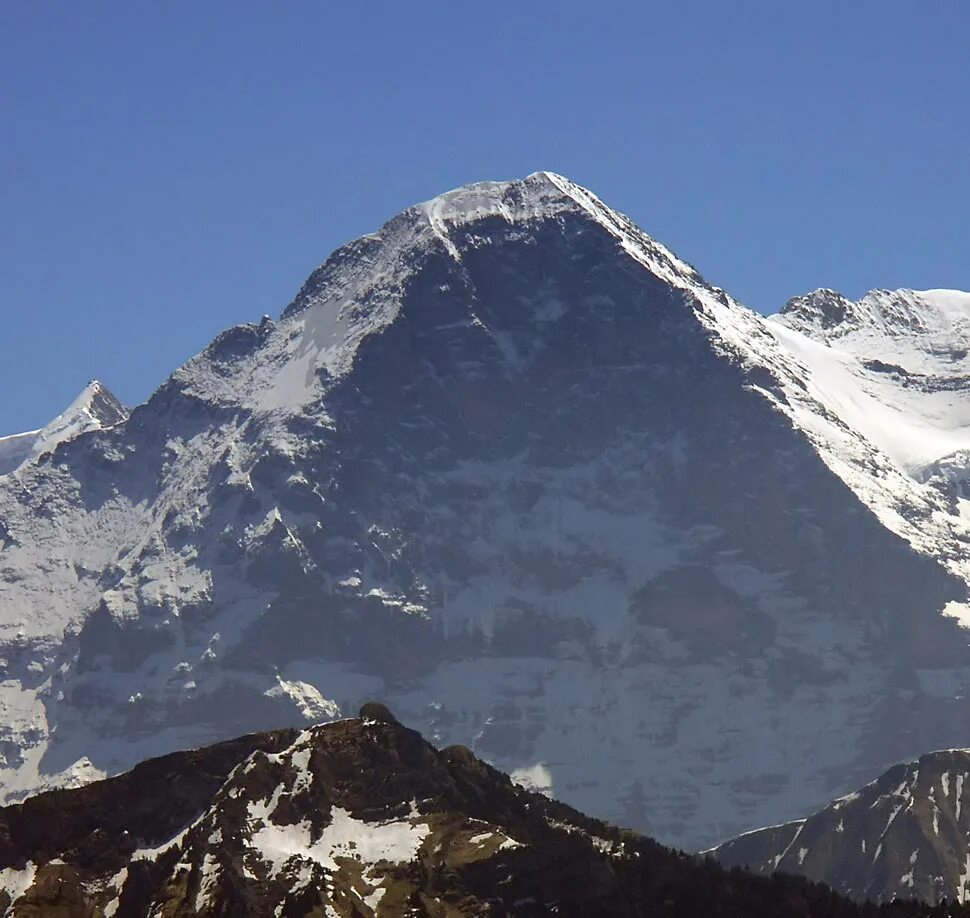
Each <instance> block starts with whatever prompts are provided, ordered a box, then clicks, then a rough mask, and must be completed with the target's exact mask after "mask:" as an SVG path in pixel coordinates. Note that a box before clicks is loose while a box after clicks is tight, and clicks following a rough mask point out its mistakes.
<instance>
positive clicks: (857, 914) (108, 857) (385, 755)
mask: <svg viewBox="0 0 970 918" xmlns="http://www.w3.org/2000/svg"><path fill="white" fill-rule="evenodd" d="M0 865H2V867H0V906H2V907H3V908H4V909H5V914H9V915H12V916H13V918H18V916H20V918H24V916H33V915H59V916H64V918H73V916H78V918H80V916H85V918H87V916H91V915H94V916H98V918H101V916H113V918H126V916H131V918H136V916H138V918H140V916H144V915H158V916H195V915H210V916H216V915H231V916H233V918H241V916H254V918H255V916H264V915H292V916H297V915H321V916H323V915H331V916H342V918H370V916H382V918H404V916H428V918H458V916H465V915H467V916H473V915H474V916H482V915H494V916H503V915H520V916H529V915H537V916H538V915H570V916H571V915H584V916H589V918H595V916H603V918H607V916H609V918H621V916H640V915H665V916H668V915H669V916H674V918H679V916H682V918H696V916H698V915H705V916H711V918H716V916H732V918H733V916H737V915H744V916H746V918H759V916H765V918H813V916H818V918H823V916H824V918H863V916H870V918H876V916H884V918H907V916H913V918H916V916H925V918H930V916H939V918H944V916H966V915H967V914H970V908H963V907H960V906H954V907H944V908H932V907H929V906H927V905H920V904H918V903H915V902H906V903H903V902H900V903H897V904H894V905H887V906H883V907H882V908H878V907H876V906H874V905H866V906H860V905H855V904H853V903H852V902H850V901H849V900H847V899H843V898H841V897H839V896H837V895H835V894H833V893H832V892H831V891H830V890H828V889H827V888H825V887H824V886H818V885H816V884H812V883H809V882H807V881H805V880H803V879H799V878H795V877H774V878H772V879H770V880H769V879H766V878H762V877H754V876H752V875H750V874H747V873H744V872H741V871H731V872H728V871H727V870H724V869H723V868H719V867H717V866H716V865H715V864H714V862H712V861H710V860H707V861H704V862H702V861H699V860H697V859H695V858H692V857H689V856H687V855H684V854H680V853H678V852H675V851H672V850H670V849H667V848H663V847H661V846H660V845H658V844H656V843H655V842H652V841H650V840H648V839H646V838H644V837H642V836H639V835H636V834H634V833H632V832H624V831H619V830H617V829H615V828H613V827H611V826H607V825H605V824H604V823H601V822H597V821H596V820H592V819H589V818H587V817H585V816H583V815H581V814H580V813H577V812H576V811H575V810H572V809H570V808H569V807H567V806H564V805H562V804H560V803H555V802H554V801H552V800H549V799H547V798H546V797H544V796H542V795H540V794H536V793H530V792H529V791H526V790H524V789H523V788H521V787H519V786H517V785H515V784H514V783H512V782H511V781H510V780H509V778H508V777H507V776H506V775H503V774H501V773H500V772H497V771H495V770H494V769H492V768H490V767H489V766H488V765H486V764H485V763H483V762H481V761H479V760H478V759H476V758H475V757H474V756H473V755H472V754H471V752H470V751H469V750H468V749H467V748H465V747H461V746H455V747H450V748H448V749H444V750H441V751H439V750H437V749H435V748H434V747H433V746H431V745H429V744H428V743H427V742H425V741H424V740H423V739H422V738H421V736H420V735H419V734H418V733H415V732H414V731H411V730H408V729H406V728H404V727H401V726H400V725H399V724H398V723H397V722H396V721H395V720H394V718H393V716H391V715H390V714H389V712H387V710H386V709H385V708H383V706H381V705H374V704H370V705H365V707H364V709H363V710H362V711H361V718H360V719H357V720H342V721H339V722H337V723H333V724H328V725H325V726H320V727H314V728H310V729H308V730H304V731H302V732H298V731H295V730H282V731H277V732H273V733H263V734H258V735H254V736H247V737H243V738H242V739H239V740H231V741H229V742H225V743H221V744H219V745H216V746H212V747H209V748H207V749H202V750H199V751H196V752H190V753H173V754H170V755H167V756H165V757H163V758H160V759H154V760H151V761H148V762H145V763H143V764H141V765H139V766H138V767H136V768H135V769H134V770H133V771H131V772H128V773H127V774H124V775H121V776H119V777H116V778H110V779H108V780H106V781H102V782H97V783H94V784H91V785H88V786H87V787H84V788H78V789H74V790H61V791H52V792H48V793H45V794H41V795H39V796H37V797H31V798H29V799H28V800H27V801H26V802H25V803H23V804H15V805H12V806H8V807H5V808H0Z"/></svg>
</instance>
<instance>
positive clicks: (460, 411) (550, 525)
mask: <svg viewBox="0 0 970 918" xmlns="http://www.w3.org/2000/svg"><path fill="white" fill-rule="evenodd" d="M893 340H900V339H890V338H888V337H887V338H880V339H879V341H880V342H881V343H880V348H881V349H880V351H879V353H878V355H876V356H874V357H873V358H872V359H878V360H880V361H882V362H883V363H886V364H890V363H891V364H894V365H897V364H898V365H902V364H901V363H900V361H898V360H894V359H892V357H893V355H892V352H891V349H890V344H891V343H892V341H893ZM860 348H861V345H860ZM869 359H870V358H869V357H868V356H865V355H864V352H863V351H862V350H860V351H859V352H858V353H856V352H854V351H853V352H850V351H846V352H841V351H840V352H836V350H835V345H834V344H831V345H830V344H828V343H826V342H822V341H819V340H817V338H816V337H815V336H812V335H810V334H808V333H807V331H806V330H803V329H798V328H795V327H793V326H792V324H791V323H790V321H787V320H785V319H784V318H782V319H772V320H768V319H765V318H763V317H761V316H759V315H757V314H755V313H753V312H751V311H750V310H747V309H745V308H744V307H742V306H740V305H739V304H737V303H736V302H735V301H734V300H732V299H731V297H730V296H728V295H727V294H726V293H725V292H724V291H723V290H721V289H720V288H718V287H715V286H712V285H710V284H709V283H707V282H706V281H705V280H704V279H703V278H702V277H701V276H700V275H699V274H698V273H697V272H696V271H695V270H694V269H693V268H691V267H690V266H689V265H688V264H687V263H686V262H684V261H682V260H681V259H679V258H677V257H676V256H675V255H674V254H672V253H671V252H669V251H668V250H667V249H666V248H664V247H663V246H662V245H661V244H660V243H658V242H656V241H655V240H653V239H651V238H650V237H649V236H647V235H646V234H645V233H644V232H643V231H642V230H640V229H638V228H637V227H636V226H634V225H633V224H632V223H631V222H630V221H629V219H627V218H626V217H624V216H623V215H621V214H619V213H618V212H616V211H614V210H612V209H610V208H609V207H607V206H606V205H605V204H603V202H601V201H600V200H599V199H598V198H596V197H595V195H593V194H592V193H590V192H588V191H586V190H585V189H582V188H580V187H579V186H577V185H574V184H573V183H571V182H568V181H567V180H565V179H563V178H561V177H559V176H556V175H553V174H552V173H536V174H535V175H532V176H529V177H528V178H526V179H523V180H521V181H515V182H505V183H498V182H493V183H484V184H478V185H472V186H468V187H467V188H463V189H459V190H457V191H453V192H449V193H447V194H445V195H442V196H441V197H439V198H436V199H434V200H433V201H431V202H428V203H426V204H424V205H420V206H418V207H414V208H410V209H409V210H406V211H404V212H403V213H402V214H400V215H398V216H397V217H395V218H394V219H392V220H391V221H389V222H388V223H387V224H385V225H384V226H383V227H381V228H380V229H379V230H378V231H377V232H375V233H373V234H371V235H368V236H364V237H362V238H361V239H358V240H356V241H354V242H351V243H349V244H348V245H346V246H343V247H342V248H340V249H339V250H337V252H335V253H334V254H333V255H332V256H330V258H328V259H327V260H326V262H325V263H324V264H323V265H322V266H321V267H319V268H318V269H317V270H316V271H314V272H313V273H312V274H311V275H310V277H309V279H308V280H307V281H306V283H305V284H304V285H303V287H302V288H301V289H300V291H299V292H298V294H297V296H296V298H295V299H294V301H293V302H292V303H291V304H290V305H289V306H288V307H287V308H286V309H285V310H284V311H283V313H282V314H281V316H280V317H279V319H278V320H276V321H273V320H271V319H264V320H262V321H260V322H258V323H251V324H244V325H239V326H236V327H234V328H232V329H229V330H228V331H226V332H224V333H223V334H221V335H220V336H219V337H217V338H216V339H215V341H213V342H212V343H211V344H210V345H209V346H208V347H207V348H206V349H205V350H204V351H203V352H202V353H201V354H199V355H198V356H196V357H194V358H193V359H192V360H190V361H189V362H188V363H187V364H186V365H185V366H183V367H181V368H180V369H178V370H176V372H175V373H174V374H173V375H172V376H171V377H170V378H169V379H168V380H167V381H166V382H165V383H163V384H162V385H161V386H160V388H159V389H158V390H157V391H156V392H155V393H154V395H153V396H152V397H151V398H150V399H149V401H148V402H147V403H146V404H144V405H141V406H138V407H137V408H135V409H134V410H133V411H132V413H131V416H130V418H129V419H128V420H127V421H125V422H124V423H119V424H115V425H114V426H108V427H105V428H104V429H101V430H94V431H91V432H89V433H88V434H86V435H84V436H80V437H75V438H73V439H70V440H67V441H65V442H64V443H63V444H62V445H61V446H60V447H58V448H57V449H56V450H55V451H54V452H53V453H51V454H49V457H48V458H46V459H44V458H41V459H39V460H38V461H33V462H28V463H26V464H25V465H24V466H23V467H22V468H21V469H20V470H19V471H18V473H17V474H16V475H7V476H3V477H0V645H2V651H3V659H4V661H5V665H6V670H5V679H4V681H3V682H2V683H0V704H3V705H4V710H5V711H6V713H7V716H6V719H5V724H4V727H3V731H4V732H3V736H2V739H3V743H2V745H0V750H2V755H3V758H2V762H0V780H2V789H3V791H4V793H5V794H6V797H7V799H8V800H17V799H20V798H22V797H23V796H24V795H25V794H27V793H28V792H31V791H33V790H35V789H37V788H39V787H43V786H48V785H52V784H76V783H81V782H84V781H88V780H90V779H91V778H94V777H98V776H100V775H104V774H112V773H117V772H120V771H123V770H125V769H127V768H129V767H130V766H131V765H132V764H133V763H135V762H137V761H139V760H141V759H144V758H146V757H148V756H151V755H157V754H160V753H164V752H167V751H170V750H171V749H173V748H178V747H184V746H190V745H198V744H200V743H202V742H209V741H214V740H217V739H222V738H225V737H228V736H233V735H238V734H241V733H244V732H247V731H254V730H261V729H269V728H275V727H278V726H280V725H281V724H287V723H293V724H307V723H314V722H318V721H323V720H331V719H334V718H337V717H339V716H341V715H342V714H344V713H346V712H347V711H355V710H357V708H358V707H359V705H360V704H361V703H362V702H363V701H364V700H366V699H368V698H380V699H382V700H385V701H387V702H389V703H390V704H391V706H392V708H393V709H394V711H395V712H396V714H397V716H398V717H400V719H401V721H402V722H403V723H406V724H409V725H413V726H416V727H420V728H421V729H422V730H423V731H424V732H426V733H427V734H428V736H429V737H430V738H431V739H432V740H433V741H434V742H436V743H440V744H443V745H450V744H454V743H460V744H463V745H466V746H469V747H470V748H472V749H473V750H474V752H475V753H476V754H478V755H481V756H483V757H484V758H486V759H488V760H489V761H491V762H493V763H496V764H497V765H499V766H501V767H502V768H503V769H505V770H506V771H509V772H511V773H513V774H514V775H516V776H517V777H518V778H519V779H521V780H523V781H527V782H530V783H531V784H532V786H535V787H542V788H546V789H548V788H551V789H552V790H553V791H554V792H555V793H556V794H557V795H558V796H560V797H562V798H563V799H564V800H566V801H567V802H569V803H571V804H575V805H577V806H580V807H582V808H584V809H586V810H588V811H590V812H592V813H594V814H596V815H598V816H601V817H606V818H609V819H611V820H613V821H615V822H618V823H621V824H632V825H634V826H636V827H638V828H641V829H649V830H651V831H652V832H653V833H654V834H656V835H657V836H659V837H660V838H661V839H663V840H664V841H669V842H676V843H678V844H680V845H683V846H688V847H701V846H702V845H710V844H714V843H715V842H717V841H720V840H722V839H723V838H726V837H730V836H732V835H734V834H737V833H738V832H741V831H744V830H746V829H751V828H755V827H757V826H761V825H766V824H769V823H779V822H782V821H786V820H790V819H794V818H796V817H797V816H799V814H801V813H804V812H806V811H808V810H809V809H810V808H812V807H815V806H818V805H820V804H822V803H824V801H825V800H828V799H831V798H832V796H833V795H835V794H837V793H841V792H844V791H845V790H848V789H849V788H851V787H853V786H857V785H858V784H860V783H863V782H864V781H866V780H870V779H871V778H872V777H873V776H874V775H876V774H878V773H879V772H881V771H882V770H883V769H884V768H885V767H886V766H887V765H888V764H889V763H891V762H893V761H898V760H900V759H903V758H907V757H911V756H913V755H917V754H919V753H920V752H922V751H924V750H925V749H929V748H938V747H940V746H947V745H956V744H957V743H958V742H959V738H958V735H962V734H961V730H962V729H963V724H964V722H965V717H966V715H967V713H968V708H967V702H966V700H965V699H966V697H967V696H966V693H965V692H964V691H963V688H962V687H963V685H964V684H965V682H966V680H967V673H968V672H970V648H968V646H967V643H968V642H967V638H966V632H965V631H964V630H963V628H962V627H961V625H960V621H961V618H970V616H968V615H967V609H968V608H970V607H968V605H967V580H968V579H970V550H968V548H967V545H968V544H970V541H968V540H970V529H968V525H967V522H966V521H965V520H964V517H963V511H962V504H961V502H960V501H961V500H962V498H961V495H960V491H959V485H958V484H957V483H955V481H957V478H958V476H956V477H954V476H950V477H947V475H945V474H931V473H925V472H924V471H923V470H925V469H926V468H927V463H928V462H934V461H936V460H937V459H940V458H941V457H946V456H950V457H951V461H950V465H948V466H947V468H955V467H956V466H955V465H954V462H955V460H952V450H950V441H946V442H944V443H941V444H938V445H939V449H937V448H936V447H934V448H933V449H928V448H927V449H921V450H918V451H916V455H915V456H911V455H910V454H909V453H908V452H907V451H906V450H902V451H897V450H895V449H894V448H893V445H894V444H896V443H898V442H899V440H900V438H899V437H897V438H896V439H895V440H893V439H892V438H891V437H889V438H883V439H880V436H877V435H876V434H878V433H880V431H882V432H883V433H885V431H887V430H889V431H890V432H892V430H893V428H892V425H891V424H890V420H891V419H893V418H895V419H896V420H897V421H898V422H899V423H900V424H903V425H906V424H909V425H916V427H919V425H923V426H922V428H919V429H925V428H926V427H927V424H930V425H931V426H932V424H935V423H936V422H935V421H933V420H930V421H927V419H926V418H925V417H919V416H917V414H916V413H915V412H918V411H920V410H922V408H921V406H922V405H924V404H925V403H924V402H921V401H907V399H908V398H909V393H910V392H911V391H915V389H913V387H908V386H907V385H906V384H905V383H904V382H902V381H900V380H902V377H900V378H899V380H897V381H894V382H892V385H891V386H890V385H888V384H887V385H886V386H884V387H883V388H881V389H880V388H875V389H872V391H871V392H869V391H868V390H867V392H866V393H865V394H866V398H867V399H869V401H866V402H864V403H862V402H859V398H860V396H857V395H856V394H855V393H856V391H857V388H858V386H861V385H863V383H864V384H865V385H869V381H871V379H872V378H877V377H878V379H883V378H884V377H885V379H887V380H889V379H893V380H896V377H894V376H893V372H894V371H889V372H883V375H882V376H878V374H879V373H880V372H882V371H880V370H878V369H873V368H871V367H868V366H867V364H866V361H867V360H869ZM833 367H835V368H836V370H838V372H836V370H833ZM866 374H870V376H867V375H866ZM871 374H877V377H872V376H871ZM860 381H861V382H860ZM843 386H855V387H857V388H843ZM935 391H936V390H934V392H935ZM939 391H940V392H942V391H943V390H942V389H940V390H939ZM843 395H844V397H843ZM883 395H885V397H886V398H887V399H888V398H889V397H890V396H891V397H892V398H893V399H896V398H897V396H898V398H899V400H897V401H893V402H892V403H890V402H888V401H887V402H886V404H885V406H884V410H883V413H882V414H879V413H877V412H876V411H875V409H873V408H872V406H873V405H877V406H878V405H879V404H880V403H879V401H878V400H879V399H880V398H882V397H883ZM928 397H930V398H936V397H937V396H936V395H933V394H932V393H930V394H929V396H928ZM860 404H862V405H863V407H864V410H859V407H858V406H859V405H860ZM934 404H935V403H934ZM870 409H872V410H870ZM873 418H880V419H882V422H884V423H882V426H881V427H878V428H876V427H874V426H873V425H872V424H871V423H870V422H871V421H872V419H873ZM946 423H947V424H950V423H951V422H950V420H947V421H946ZM905 429H915V428H912V427H911V428H905ZM954 429H955V428H954ZM954 475H956V473H954ZM591 749H595V750H596V755H595V757H591V755H590V750H591Z"/></svg>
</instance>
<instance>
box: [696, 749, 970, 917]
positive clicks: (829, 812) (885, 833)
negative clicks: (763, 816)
mask: <svg viewBox="0 0 970 918" xmlns="http://www.w3.org/2000/svg"><path fill="white" fill-rule="evenodd" d="M968 775H970V752H968V751H966V750H959V749H951V750H945V751H941V752H932V753H929V754H927V755H924V756H921V757H920V758H919V760H918V761H915V762H909V763H906V764H903V765H897V766H895V767H893V768H891V769H890V770H889V771H887V772H886V773H885V774H884V775H882V777H880V778H878V779H877V780H876V781H873V782H872V783H871V784H868V785H866V787H864V788H862V790H860V791H857V792H855V793H852V794H849V795H848V796H846V797H842V798H840V799H839V800H836V801H834V802H833V803H831V804H829V806H827V807H825V808H824V809H822V810H820V811H819V812H817V813H815V814H814V815H812V816H810V817H808V819H803V820H798V821H795V822H790V823H787V824H785V825H780V826H772V827H771V828H768V829H761V830H756V831H754V832H750V833H748V834H746V835H742V836H741V837H739V838H736V839H734V840H733V841H730V842H727V843H725V844H724V845H721V846H720V847H718V848H716V849H715V850H714V851H713V852H712V853H713V854H715V855H716V856H717V858H718V859H719V860H721V861H722V862H723V863H725V864H727V865H740V866H745V867H750V868H751V869H753V870H755V871H757V872H759V873H771V872H772V871H775V870H778V871H781V872H783V873H789V874H804V875H805V876H807V877H810V878H812V879H813V880H820V881H822V882H825V883H827V884H828V885H830V886H832V887H833V888H834V889H838V890H839V891H840V892H843V893H845V894H846V895H849V896H851V897H853V898H856V899H871V900H875V901H885V902H889V901H892V900H893V899H895V898H899V899H908V898H914V897H915V898H919V899H922V900H924V901H927V902H934V903H935V902H940V901H942V900H944V899H946V900H948V901H950V902H964V901H966V900H967V898H968V895H967V894H968V880H970V782H968V781H967V777H968ZM964 785H966V792H965V791H964Z"/></svg>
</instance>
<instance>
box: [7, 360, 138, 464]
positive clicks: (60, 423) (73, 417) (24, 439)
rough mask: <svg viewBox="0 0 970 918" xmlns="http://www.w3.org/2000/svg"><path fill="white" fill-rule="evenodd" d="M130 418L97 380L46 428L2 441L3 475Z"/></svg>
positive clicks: (12, 436)
mask: <svg viewBox="0 0 970 918" xmlns="http://www.w3.org/2000/svg"><path fill="white" fill-rule="evenodd" d="M127 417H128V410H127V409H126V408H125V407H124V405H122V404H121V402H119V401H118V399H117V398H115V397H114V395H112V394H111V393H110V392H109V391H108V390H107V389H106V388H105V387H104V386H103V385H102V384H101V383H100V382H98V380H96V379H94V380H92V381H91V382H89V383H88V384H87V386H85V387H84V390H83V391H82V392H81V394H80V395H79V396H78V397H77V398H76V399H75V400H74V401H73V402H72V403H71V404H70V405H69V406H68V407H67V408H66V409H65V410H64V411H62V412H61V413H60V414H59V415H58V416H57V417H56V418H54V420H53V421H51V422H50V423H49V424H48V425H47V426H46V427H42V428H40V429H39V430H29V431H27V432H26V433H20V434H13V435H11V436H8V437H0V475H5V474H7V473H9V472H13V471H14V470H16V469H17V468H19V467H20V466H21V465H23V463H24V462H26V461H27V460H28V459H31V458H36V457H38V456H41V455H43V454H44V453H49V452H52V451H53V450H54V449H56V448H57V446H58V445H59V444H60V443H62V442H63V441H65V440H70V439H72V438H73V437H76V436H78V435H79V434H82V433H85V432H86V431H89V430H101V429H103V428H105V427H112V426H114V425H115V424H120V423H121V422H122V421H124V420H125V419H126V418H127Z"/></svg>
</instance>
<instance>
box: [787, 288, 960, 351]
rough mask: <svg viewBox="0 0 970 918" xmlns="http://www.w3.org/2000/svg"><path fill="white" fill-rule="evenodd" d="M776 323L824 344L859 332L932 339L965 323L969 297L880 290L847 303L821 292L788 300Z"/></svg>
mask: <svg viewBox="0 0 970 918" xmlns="http://www.w3.org/2000/svg"><path fill="white" fill-rule="evenodd" d="M776 320H777V321H780V322H782V323H783V324H785V325H788V326H790V327H792V328H795V329H797V330H798V331H801V332H803V333H805V334H807V335H809V336H811V337H814V338H821V339H823V340H830V339H833V338H841V337H844V336H845V335H849V334H851V333H853V332H856V331H860V330H862V329H867V330H869V331H876V332H879V333H881V334H885V335H889V336H897V335H913V334H917V335H927V334H929V335H932V334H936V333H943V332H945V331H946V330H947V329H949V328H952V327H957V326H960V327H963V326H966V325H968V324H970V293H964V292H963V291H961V290H943V289H938V290H910V289H907V288H901V289H898V290H883V289H879V290H870V291H869V292H868V293H867V294H866V295H865V296H863V297H862V298H861V299H858V300H850V299H849V298H848V297H846V296H844V295H843V294H841V293H839V292H838V291H835V290H831V289H828V288H824V287H823V288H820V289H818V290H813V291H812V292H811V293H806V294H804V295H803V296H797V297H793V298H792V299H790V300H789V301H788V302H787V303H786V304H785V305H784V307H783V308H782V309H781V310H780V312H779V314H778V316H777V317H776Z"/></svg>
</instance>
